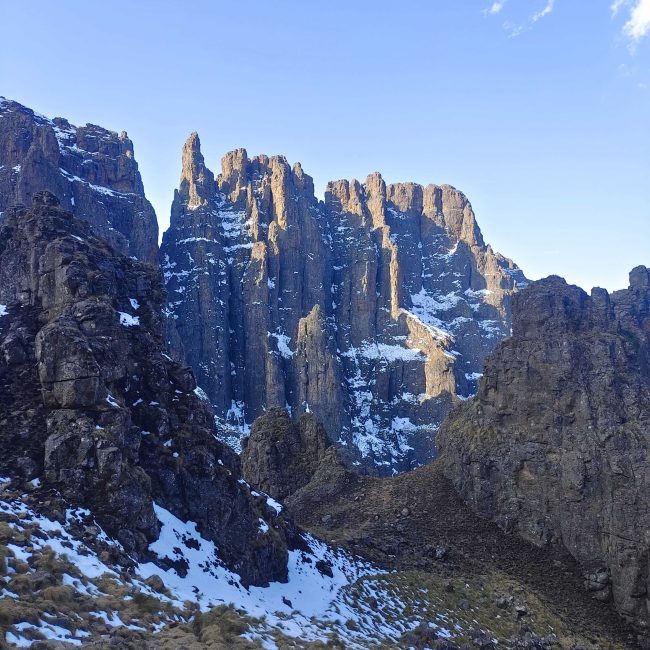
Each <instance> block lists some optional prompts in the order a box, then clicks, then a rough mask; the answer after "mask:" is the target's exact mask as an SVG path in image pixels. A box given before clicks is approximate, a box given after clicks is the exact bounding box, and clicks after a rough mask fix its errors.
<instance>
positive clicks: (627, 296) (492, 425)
mask: <svg viewBox="0 0 650 650" xmlns="http://www.w3.org/2000/svg"><path fill="white" fill-rule="evenodd" d="M649 431H650V277H649V275H648V269H647V268H646V267H643V266H640V267H637V268H635V269H634V270H633V271H632V272H631V273H630V286H629V288H628V289H625V290H622V291H616V292H614V293H612V294H611V295H609V294H608V293H607V292H606V291H605V290H604V289H594V290H592V292H591V295H588V294H587V293H585V292H584V291H583V290H582V289H580V288H578V287H575V286H571V285H568V284H566V282H565V281H564V280H562V279H561V278H558V277H550V278H547V279H546V280H542V281H540V282H536V283H534V284H533V285H532V286H531V287H529V288H528V289H526V290H524V291H522V292H521V293H519V294H517V295H516V296H515V297H514V303H513V335H512V337H511V338H508V339H506V340H505V341H503V342H502V343H501V344H500V345H499V346H498V347H497V348H496V350H495V351H494V353H493V354H492V355H491V356H490V357H489V359H488V361H487V363H486V366H485V373H484V376H483V378H482V379H481V381H480V382H479V390H478V394H477V396H476V397H475V398H474V399H473V400H472V401H471V402H468V403H467V404H464V405H463V406H462V408H459V409H457V410H454V411H453V412H452V413H451V415H450V417H449V419H448V420H447V421H446V423H445V425H444V426H443V429H442V431H441V433H440V436H439V444H440V447H441V456H442V460H443V462H444V466H445V472H446V474H447V475H448V476H449V477H450V478H451V480H452V481H453V483H454V485H455V486H456V488H457V489H458V491H459V493H460V494H461V496H462V497H463V498H464V499H465V500H466V501H467V502H468V503H469V504H470V505H471V506H472V507H473V508H475V509H476V510H477V511H478V512H479V513H481V514H482V515H484V516H486V517H489V518H491V519H494V520H495V521H496V522H497V523H498V524H499V525H500V526H502V527H503V528H505V529H506V530H512V531H516V532H517V533H518V534H519V535H521V536H523V537H525V538H526V539H527V540H530V541H531V542H533V543H534V544H537V545H548V544H559V545H561V546H563V547H564V548H566V549H567V550H568V551H569V553H571V554H572V555H573V557H575V558H576V560H577V561H578V562H579V563H580V565H581V567H582V570H583V572H584V575H585V586H586V588H587V589H588V590H589V591H590V592H591V593H592V594H593V595H594V596H595V597H596V598H598V599H601V600H604V601H608V600H610V599H612V600H613V602H614V603H615V604H616V607H617V608H618V610H619V611H620V612H621V613H622V614H623V615H624V616H625V617H627V618H629V619H632V620H634V621H635V622H636V623H637V624H638V625H640V626H641V627H642V628H643V629H645V630H646V631H647V629H648V625H649V606H650V596H649V591H648V585H649V584H650V565H649V560H648V558H649V556H650V536H649V535H650V438H649V436H648V432H649Z"/></svg>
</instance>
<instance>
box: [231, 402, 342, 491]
mask: <svg viewBox="0 0 650 650" xmlns="http://www.w3.org/2000/svg"><path fill="white" fill-rule="evenodd" d="M331 447H332V443H331V442H330V441H329V440H328V438H327V434H326V432H325V429H324V427H323V425H322V424H321V423H320V422H319V421H318V420H317V419H316V417H315V416H314V415H313V414H311V413H307V414H305V415H303V416H301V418H300V419H299V420H298V422H293V421H292V420H291V418H290V417H289V414H288V413H287V411H286V410H285V409H277V408H275V409H270V410H269V411H268V412H267V413H265V414H264V415H262V416H261V417H259V418H257V420H255V422H254V424H253V429H252V431H251V435H250V437H249V438H248V441H247V442H246V446H245V448H244V450H243V451H242V455H241V461H242V472H243V474H244V478H245V479H246V480H247V481H248V482H249V483H251V485H254V486H255V487H257V488H259V489H261V490H264V492H266V493H268V494H270V495H271V496H272V497H274V498H276V499H281V500H284V499H286V498H287V497H289V496H290V495H292V494H293V493H294V492H296V491H297V490H299V489H300V488H302V487H304V486H305V485H307V484H308V483H309V482H310V481H311V479H312V478H313V476H314V474H315V473H316V471H317V470H318V468H319V466H320V464H321V462H322V461H323V460H324V459H325V457H326V456H327V455H328V450H330V449H331ZM332 451H333V450H332Z"/></svg>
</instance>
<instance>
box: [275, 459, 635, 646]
mask: <svg viewBox="0 0 650 650" xmlns="http://www.w3.org/2000/svg"><path fill="white" fill-rule="evenodd" d="M287 503H288V505H289V506H290V508H291V510H292V512H293V513H294V515H295V517H296V520H297V521H298V523H299V524H300V525H302V526H304V527H305V528H307V529H309V530H310V531H311V532H313V533H314V534H316V535H318V536H320V537H322V538H323V539H325V540H328V541H330V542H332V543H335V544H341V545H342V546H344V547H347V548H348V549H349V550H351V551H353V552H354V553H356V554H358V555H361V556H362V557H365V558H367V559H369V560H371V561H373V562H375V563H377V564H378V565H380V566H383V567H386V568H388V569H397V570H399V571H409V570H414V569H415V570H422V571H426V572H431V573H435V574H437V575H440V576H441V578H443V579H444V578H445V577H448V578H456V579H458V578H459V577H462V576H466V577H468V578H470V577H473V578H476V577H481V578H483V579H486V578H487V580H488V581H489V580H490V576H494V575H503V576H504V577H505V578H506V579H512V580H513V581H514V582H515V583H517V584H519V585H520V586H523V588H524V589H523V590H524V591H525V592H526V593H528V592H531V593H533V594H534V595H535V596H536V597H537V598H538V599H539V600H540V601H542V602H543V604H544V605H545V606H546V608H548V610H549V611H551V612H552V613H553V614H554V615H555V616H556V617H557V619H558V620H560V621H562V622H563V623H564V624H565V625H566V626H567V628H569V629H570V630H572V631H574V632H576V633H579V634H581V635H583V636H584V637H586V638H588V639H591V640H593V642H594V643H595V644H597V645H598V646H600V647H603V645H604V647H610V646H611V645H616V646H617V647H620V645H621V644H622V645H623V646H624V647H630V648H633V647H638V646H637V642H636V641H635V638H636V637H635V634H634V632H633V630H632V629H631V627H630V626H629V625H628V624H627V623H626V622H625V621H624V620H623V619H622V618H621V617H620V616H619V615H618V614H617V613H616V611H615V610H614V607H613V606H612V605H611V604H609V603H602V602H598V601H596V600H594V599H593V598H591V597H590V596H589V594H588V593H587V592H586V591H585V588H584V583H583V578H582V575H581V573H580V569H579V566H578V565H577V563H576V562H575V560H574V559H573V558H572V557H571V556H570V555H569V554H568V553H567V552H566V551H564V550H563V549H560V548H559V547H546V548H538V547H535V546H533V545H532V544H530V543H528V542H526V541H524V540H523V539H522V538H521V537H519V536H518V535H516V534H507V533H505V532H503V531H502V530H501V529H499V528H498V527H497V526H496V525H495V524H493V523H492V522H490V521H487V520H485V519H482V518H481V517H479V516H477V515H476V514H475V513H473V512H472V511H471V510H470V509H469V508H468V507H467V506H466V505H465V504H464V503H463V502H462V501H461V499H460V498H459V497H458V495H457V494H456V492H455V491H454V489H453V487H452V485H451V483H450V482H449V481H448V480H447V479H446V478H445V477H444V475H443V472H442V467H441V465H440V464H439V463H438V462H434V463H433V464H431V465H427V466H425V467H422V468H419V469H417V470H414V471H412V472H409V473H405V474H401V475H399V476H397V477H395V478H390V479H379V478H374V477H368V476H359V475H357V474H353V473H351V472H348V471H346V470H345V469H343V468H342V467H341V466H340V465H338V464H336V463H335V464H332V465H330V466H328V467H327V468H324V467H321V470H320V471H319V473H318V475H317V476H316V477H315V480H314V481H312V482H311V483H310V484H309V485H308V486H307V487H305V488H303V489H302V490H299V491H298V492H297V493H296V494H294V495H293V496H291V497H290V498H289V499H288V500H287ZM497 618H498V617H497Z"/></svg>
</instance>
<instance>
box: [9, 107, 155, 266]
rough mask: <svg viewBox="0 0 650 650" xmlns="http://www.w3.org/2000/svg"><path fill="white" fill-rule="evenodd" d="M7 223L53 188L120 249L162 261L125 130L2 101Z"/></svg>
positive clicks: (152, 215)
mask: <svg viewBox="0 0 650 650" xmlns="http://www.w3.org/2000/svg"><path fill="white" fill-rule="evenodd" d="M0 161H1V163H0V219H1V218H2V213H4V212H6V211H7V209H9V208H11V207H13V206H15V205H18V204H24V205H30V204H31V200H32V196H33V195H34V194H35V193H36V192H39V191H41V190H49V191H50V192H52V193H54V194H55V195H56V196H57V197H59V199H60V201H61V205H62V206H63V207H64V208H65V209H67V210H70V211H71V212H72V213H73V214H74V215H75V216H76V217H79V218H81V219H84V220H85V221H88V223H90V225H91V227H92V229H93V232H94V233H95V234H96V235H97V236H99V237H101V238H102V239H103V240H104V241H107V242H108V243H109V244H111V246H113V247H114V248H115V249H117V250H119V251H121V252H122V253H124V254H127V255H133V256H135V257H137V258H138V259H140V260H144V261H148V262H156V261H157V254H158V223H157V221H156V215H155V213H154V210H153V207H152V206H151V204H150V203H149V201H147V199H146V198H145V195H144V188H143V186H142V180H141V178H140V172H139V171H138V164H137V163H136V161H135V158H134V157H133V143H132V142H131V140H129V138H128V137H127V135H126V133H124V132H123V133H121V134H120V135H118V134H117V133H113V132H112V131H107V130H106V129H103V128H101V127H99V126H95V125H94V124H87V125H86V126H81V127H76V126H73V125H72V124H70V123H69V122H68V121H67V120H65V119H63V118H60V117H57V118H54V119H53V120H50V119H48V118H46V117H44V116H43V115H39V114H38V113H35V112H34V111H32V110H31V109H29V108H26V107H25V106H22V105H20V104H18V103H17V102H13V101H9V100H5V99H4V98H2V97H0Z"/></svg>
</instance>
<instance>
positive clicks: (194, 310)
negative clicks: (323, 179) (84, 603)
mask: <svg viewBox="0 0 650 650" xmlns="http://www.w3.org/2000/svg"><path fill="white" fill-rule="evenodd" d="M161 256H162V264H163V268H164V271H165V276H166V283H167V289H168V292H169V302H168V310H169V314H170V319H171V321H173V323H174V324H175V325H176V329H177V330H178V332H179V335H180V340H181V342H182V346H183V347H184V349H185V352H186V355H187V360H188V362H189V363H190V364H191V366H192V367H193V368H194V369H195V371H196V373H197V378H198V382H199V385H200V386H201V388H203V389H204V390H205V392H206V394H207V395H208V397H209V399H210V402H211V403H212V404H213V405H214V407H215V410H216V412H217V415H218V417H219V418H220V422H221V429H222V435H223V436H224V437H225V438H226V439H228V440H229V441H230V442H231V444H233V446H235V447H237V445H238V442H239V438H240V436H241V435H242V434H247V433H248V432H249V431H250V425H251V424H252V422H253V421H254V420H255V418H257V417H259V416H261V415H262V414H263V413H264V412H265V410H266V409H268V408H274V407H279V408H287V409H288V410H289V412H290V413H291V415H292V416H293V417H294V418H298V417H299V416H300V415H301V414H303V413H308V412H311V413H314V414H315V415H316V416H317V417H318V418H319V419H320V420H321V421H322V422H323V423H324V425H325V428H326V430H327V433H328V436H329V437H330V439H331V440H332V441H333V442H335V443H336V444H338V446H340V447H343V448H345V450H346V453H347V455H348V457H349V458H350V459H351V462H353V463H356V464H357V465H362V466H363V467H364V468H365V469H367V470H370V471H376V472H380V473H383V474H391V473H394V472H397V471H402V470H405V469H409V468H411V467H413V466H416V465H418V464H421V463H422V462H425V461H427V460H430V459H431V458H432V457H433V455H434V453H435V448H434V439H435V433H436V431H437V428H438V426H439V424H440V422H441V420H442V419H443V418H444V416H445V415H446V413H447V412H448V409H449V407H450V405H451V404H452V403H453V402H454V401H455V400H456V399H458V398H459V397H467V396H469V395H471V394H472V393H473V392H474V391H475V387H476V380H477V377H478V376H479V374H480V373H481V371H482V364H483V360H484V358H485V356H486V355H487V354H488V352H489V351H490V350H492V349H493V347H494V345H495V344H496V343H497V342H498V341H499V340H500V339H501V338H502V337H503V336H505V335H507V334H508V333H509V332H510V298H511V295H512V294H513V293H514V292H515V291H516V290H517V288H518V287H520V286H523V285H524V284H525V278H524V276H523V274H522V273H521V271H520V270H519V269H518V268H517V267H516V266H515V265H514V264H513V263H512V262H510V261H509V260H506V259H505V258H503V257H501V256H500V255H498V254H495V253H494V252H493V251H492V250H491V248H490V247H489V246H486V245H485V244H484V242H483V239H482V236H481V233H480V230H479V229H478V226H477V224H476V220H475V218H474V213H473V211H472V208H471V206H470V204H469V202H468V200H467V199H466V198H465V196H464V195H463V194H462V193H461V192H459V191H458V190H455V189H454V188H452V187H450V186H434V185H430V186H427V187H422V186H420V185H416V184H414V183H400V184H395V185H386V183H385V182H384V181H383V179H382V178H381V176H380V175H379V174H372V175H371V176H369V177H368V178H367V180H366V182H365V183H364V184H362V183H359V182H357V181H336V182H333V183H330V184H328V186H327V188H326V191H325V200H324V201H318V200H317V199H316V198H315V196H314V187H313V182H312V179H311V178H310V177H309V176H307V175H306V174H305V173H304V171H303V170H302V168H301V166H300V165H299V164H296V165H294V166H293V167H291V166H289V164H288V163H287V161H286V160H285V159H284V158H283V157H281V156H273V157H270V158H269V157H267V156H257V157H255V158H249V157H248V155H247V153H246V151H244V150H243V149H240V150H237V151H234V152H231V153H229V154H228V155H226V156H225V158H224V159H223V161H222V169H221V174H219V175H218V176H216V178H215V176H214V175H213V174H212V172H210V170H209V169H208V168H207V167H206V165H205V161H204V159H203V156H202V154H201V151H200V142H199V139H198V136H197V135H196V134H193V135H192V136H191V137H190V138H189V140H188V141H187V143H186V145H185V147H184V150H183V163H182V174H181V182H180V186H179V189H178V190H177V192H176V195H175V198H174V203H173V206H172V214H171V227H170V229H169V230H168V231H167V232H166V233H165V234H164V237H163V245H162V248H161ZM170 342H171V343H173V342H172V341H171V337H170Z"/></svg>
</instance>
